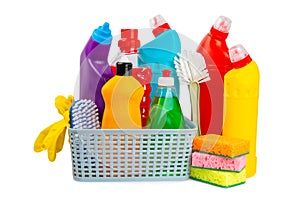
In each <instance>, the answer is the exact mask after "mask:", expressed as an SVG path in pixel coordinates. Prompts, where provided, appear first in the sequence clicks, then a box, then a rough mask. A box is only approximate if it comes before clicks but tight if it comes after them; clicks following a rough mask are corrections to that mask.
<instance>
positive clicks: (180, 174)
mask: <svg viewBox="0 0 300 200" xmlns="http://www.w3.org/2000/svg"><path fill="white" fill-rule="evenodd" d="M186 125H187V128H186V129H162V130H156V129H141V130H137V129H135V130H131V129H126V130H119V129H110V130H108V129H97V130H91V129H89V130H78V129H69V134H70V146H71V154H72V165H73V166H72V168H73V178H74V180H77V181H156V180H157V181H164V180H166V181H171V180H186V179H188V178H189V172H190V160H191V152H192V141H193V138H194V137H195V134H196V127H195V125H194V124H193V123H192V122H191V121H190V120H188V119H186Z"/></svg>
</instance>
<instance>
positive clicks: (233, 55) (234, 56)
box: [229, 44, 249, 62]
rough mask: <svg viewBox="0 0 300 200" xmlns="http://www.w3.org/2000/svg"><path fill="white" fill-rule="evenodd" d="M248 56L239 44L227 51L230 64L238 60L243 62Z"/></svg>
mask: <svg viewBox="0 0 300 200" xmlns="http://www.w3.org/2000/svg"><path fill="white" fill-rule="evenodd" d="M248 55H249V54H248V52H247V50H246V49H245V48H244V46H243V45H241V44H238V45H235V46H233V47H231V48H230V49H229V56H230V60H231V62H238V61H240V60H243V59H244V58H246V57H247V56H248Z"/></svg>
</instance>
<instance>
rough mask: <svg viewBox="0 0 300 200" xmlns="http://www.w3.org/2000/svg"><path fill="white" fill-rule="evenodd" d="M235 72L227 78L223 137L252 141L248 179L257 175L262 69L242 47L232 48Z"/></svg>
mask: <svg viewBox="0 0 300 200" xmlns="http://www.w3.org/2000/svg"><path fill="white" fill-rule="evenodd" d="M229 55H230V59H231V62H232V67H233V69H232V70H230V71H229V72H227V74H226V75H225V77H224V127H223V135H224V136H229V137H233V138H240V139H245V140H249V141H250V152H249V154H248V155H247V160H246V176H247V178H249V177H251V176H254V175H255V173H256V135H257V114H258V96H259V70H258V67H257V65H256V63H255V61H253V60H252V59H251V57H250V56H249V54H248V53H247V51H246V50H245V49H244V47H243V46H242V45H236V46H234V47H232V48H230V49H229Z"/></svg>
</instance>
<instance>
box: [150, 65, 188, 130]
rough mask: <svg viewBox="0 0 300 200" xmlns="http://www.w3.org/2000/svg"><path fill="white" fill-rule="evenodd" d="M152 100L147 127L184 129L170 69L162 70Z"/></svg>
mask: <svg viewBox="0 0 300 200" xmlns="http://www.w3.org/2000/svg"><path fill="white" fill-rule="evenodd" d="M162 73H163V77H159V79H158V88H157V90H156V94H155V96H154V99H153V101H152V106H151V109H150V114H149V118H148V122H147V127H148V128H150V129H184V128H185V121H184V117H183V114H182V110H181V107H180V104H179V101H178V97H177V95H176V90H175V87H174V78H173V77H170V73H171V71H170V70H167V69H165V70H162Z"/></svg>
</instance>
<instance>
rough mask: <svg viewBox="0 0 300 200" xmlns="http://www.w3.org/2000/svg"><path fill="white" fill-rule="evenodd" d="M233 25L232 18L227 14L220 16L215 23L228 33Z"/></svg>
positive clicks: (220, 29)
mask: <svg viewBox="0 0 300 200" xmlns="http://www.w3.org/2000/svg"><path fill="white" fill-rule="evenodd" d="M230 27H231V19H229V18H228V17H225V16H220V17H218V19H217V20H216V22H215V24H214V28H215V29H217V30H218V31H221V32H223V33H228V32H229V30H230Z"/></svg>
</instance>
